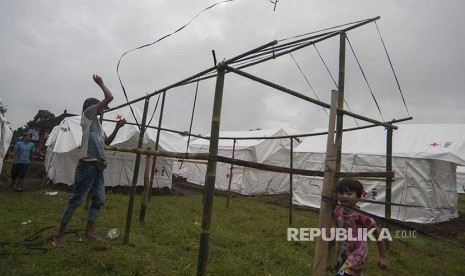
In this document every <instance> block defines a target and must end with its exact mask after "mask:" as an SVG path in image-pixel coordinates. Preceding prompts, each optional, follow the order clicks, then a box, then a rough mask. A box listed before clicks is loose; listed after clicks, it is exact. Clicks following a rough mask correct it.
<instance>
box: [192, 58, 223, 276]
mask: <svg viewBox="0 0 465 276" xmlns="http://www.w3.org/2000/svg"><path fill="white" fill-rule="evenodd" d="M224 75H225V68H224V64H219V65H218V77H217V79H216V88H215V99H214V103H213V115H212V123H211V131H210V133H211V139H210V156H211V157H213V156H215V155H217V153H218V137H219V133H220V119H221V105H222V101H223V87H224ZM215 178H216V160H215V159H214V158H210V159H209V160H208V165H207V174H206V176H205V197H204V205H203V214H202V225H201V227H202V228H201V233H200V241H199V259H198V264H197V275H206V273H207V261H208V246H209V241H210V226H211V219H212V212H213V197H214V189H215Z"/></svg>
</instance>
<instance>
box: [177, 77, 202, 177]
mask: <svg viewBox="0 0 465 276" xmlns="http://www.w3.org/2000/svg"><path fill="white" fill-rule="evenodd" d="M198 91H199V79H198V78H197V84H196V86H195V96H194V104H193V105H192V115H191V122H190V125H189V132H188V134H187V145H186V153H187V152H189V143H190V141H191V132H192V124H193V122H194V113H195V104H196V103H197V93H198ZM183 163H184V159H183V160H182V161H181V164H180V165H179V169H181V168H182V165H183Z"/></svg>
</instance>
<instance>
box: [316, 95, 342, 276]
mask: <svg viewBox="0 0 465 276" xmlns="http://www.w3.org/2000/svg"><path fill="white" fill-rule="evenodd" d="M337 94H338V93H337V91H336V90H333V91H332V94H331V109H330V113H329V126H328V141H327V145H326V159H325V171H324V180H323V190H322V193H321V196H322V198H324V197H327V198H331V197H332V193H333V190H334V184H335V175H334V172H335V170H336V154H337V147H336V144H335V142H334V127H335V124H336V110H337V97H338V95H337ZM332 209H333V208H332V206H331V203H330V202H327V201H325V200H323V199H322V200H321V204H320V214H319V216H318V227H319V228H320V229H321V231H322V232H323V231H324V230H326V231H329V230H330V228H331V227H332V224H333V219H332V214H331V212H332ZM322 235H323V233H322ZM327 258H328V242H326V241H324V240H323V239H322V237H321V236H320V237H318V239H317V241H316V245H315V255H314V257H313V264H312V265H313V272H312V275H315V276H323V275H325V273H326V263H327Z"/></svg>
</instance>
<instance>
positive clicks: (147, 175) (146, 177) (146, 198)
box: [139, 155, 151, 223]
mask: <svg viewBox="0 0 465 276" xmlns="http://www.w3.org/2000/svg"><path fill="white" fill-rule="evenodd" d="M150 159H151V157H150V155H146V156H145V170H144V192H143V193H142V200H141V205H140V212H139V222H140V223H145V214H146V212H147V205H148V204H149V196H148V195H149V188H150V187H149V186H150Z"/></svg>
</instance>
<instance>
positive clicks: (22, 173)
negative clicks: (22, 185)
mask: <svg viewBox="0 0 465 276" xmlns="http://www.w3.org/2000/svg"><path fill="white" fill-rule="evenodd" d="M28 168H29V164H21V163H17V164H15V165H13V166H12V167H11V179H13V180H15V179H16V178H18V177H19V179H24V178H25V177H26V173H27V169H28Z"/></svg>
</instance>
